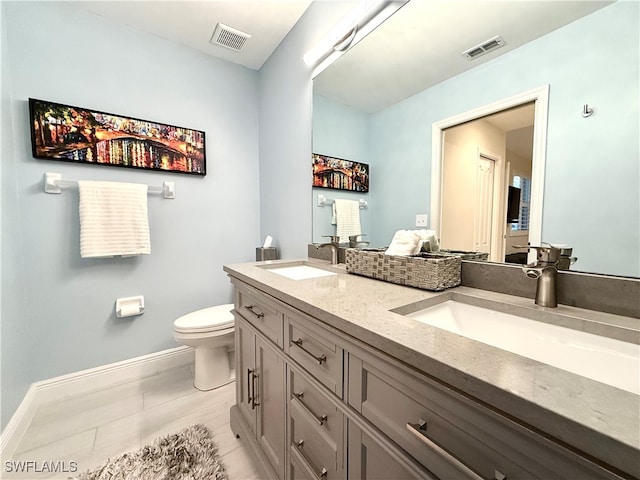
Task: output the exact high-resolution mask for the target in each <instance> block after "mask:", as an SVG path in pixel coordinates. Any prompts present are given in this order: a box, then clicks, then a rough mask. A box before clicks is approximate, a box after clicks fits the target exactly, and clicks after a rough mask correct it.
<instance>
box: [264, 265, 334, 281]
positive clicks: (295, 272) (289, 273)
mask: <svg viewBox="0 0 640 480" xmlns="http://www.w3.org/2000/svg"><path fill="white" fill-rule="evenodd" d="M269 271H270V272H273V273H277V274H278V275H282V276H283V277H287V278H291V279H292V280H306V279H309V278H318V277H329V276H331V275H337V274H336V273H335V272H330V271H328V270H323V269H322V268H316V267H312V266H310V265H293V266H282V267H277V266H274V267H270V268H269Z"/></svg>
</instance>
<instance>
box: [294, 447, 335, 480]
mask: <svg viewBox="0 0 640 480" xmlns="http://www.w3.org/2000/svg"><path fill="white" fill-rule="evenodd" d="M295 446H296V450H298V453H299V454H300V457H302V461H303V462H304V463H305V466H306V467H307V469H309V471H310V472H313V471H314V470H313V467H312V466H311V463H310V462H309V460H307V457H305V456H304V453H303V452H302V447H303V446H304V440H303V439H302V438H301V439H300V440H298V441H297V442H296V444H295ZM314 476H315V477H316V478H327V469H326V468H324V467H322V470H320V473H319V474H314Z"/></svg>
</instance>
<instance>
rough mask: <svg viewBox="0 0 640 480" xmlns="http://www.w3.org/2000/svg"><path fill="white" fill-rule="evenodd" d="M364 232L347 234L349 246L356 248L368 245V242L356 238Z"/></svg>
mask: <svg viewBox="0 0 640 480" xmlns="http://www.w3.org/2000/svg"><path fill="white" fill-rule="evenodd" d="M363 236H364V234H361V235H349V248H358V247H366V246H368V245H369V242H364V241H362V240H358V237H363Z"/></svg>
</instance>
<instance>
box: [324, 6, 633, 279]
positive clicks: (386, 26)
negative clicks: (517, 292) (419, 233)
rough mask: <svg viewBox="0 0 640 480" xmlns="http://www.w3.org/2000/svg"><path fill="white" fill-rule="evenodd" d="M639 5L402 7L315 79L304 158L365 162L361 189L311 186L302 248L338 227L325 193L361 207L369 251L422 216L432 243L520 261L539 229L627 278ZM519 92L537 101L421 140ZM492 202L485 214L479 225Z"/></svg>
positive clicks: (589, 265)
mask: <svg viewBox="0 0 640 480" xmlns="http://www.w3.org/2000/svg"><path fill="white" fill-rule="evenodd" d="M639 10H640V4H638V2H630V1H624V0H619V1H617V2H611V1H602V2H600V1H583V2H580V1H578V2H575V1H571V2H568V1H567V2H565V1H556V2H539V1H523V2H509V1H487V2H484V1H457V0H454V1H447V2H439V1H436V2H426V1H421V0H410V1H409V2H408V3H407V4H405V5H404V6H403V7H402V8H401V9H400V10H399V11H398V12H396V13H395V14H394V15H393V16H392V17H391V18H389V19H388V20H387V21H386V22H384V23H383V24H382V25H381V26H379V27H378V28H377V29H376V30H375V31H374V32H373V33H371V34H370V35H369V36H367V37H366V38H365V39H363V40H362V41H361V42H359V43H358V44H357V45H355V46H354V47H352V48H351V49H350V50H349V51H348V52H347V53H346V54H345V55H343V56H342V57H341V58H339V59H338V60H337V61H336V62H335V63H334V64H333V65H331V66H329V67H328V68H327V69H325V70H324V71H323V72H321V73H320V74H319V75H318V76H317V77H315V78H314V97H313V151H314V153H316V154H320V155H325V156H328V157H334V158H339V159H345V160H349V161H355V162H360V163H366V164H368V165H369V191H368V192H366V193H361V192H351V191H347V190H340V189H327V188H313V189H312V194H313V200H312V204H313V232H312V237H313V241H314V242H322V241H326V239H325V238H323V235H330V234H333V233H335V228H336V227H335V225H332V209H331V208H328V207H327V206H326V205H327V203H325V205H324V206H321V205H319V204H318V195H323V196H324V197H325V198H327V199H329V200H333V199H351V200H364V201H365V202H366V208H364V209H362V210H361V211H360V222H361V230H362V233H363V234H365V236H364V237H363V240H366V241H367V242H369V246H371V247H383V246H386V245H389V243H390V241H391V239H392V237H393V234H394V232H395V231H397V230H400V229H415V228H419V227H416V221H417V216H418V215H419V216H421V218H424V217H423V216H424V215H426V216H427V228H433V229H435V230H436V232H437V234H438V236H439V237H440V238H441V241H442V246H443V247H445V248H451V249H464V250H483V249H485V250H486V251H491V257H490V260H492V261H501V262H502V261H507V262H511V261H514V262H519V261H521V260H522V258H521V257H520V258H518V255H517V254H518V253H519V252H520V251H519V250H518V249H516V248H514V245H515V244H519V243H523V242H524V243H526V242H527V241H530V240H532V238H531V237H530V236H529V235H530V234H531V233H532V232H533V233H535V232H537V233H536V234H535V235H534V239H533V241H536V242H537V241H538V240H542V241H545V242H551V243H556V244H566V245H569V246H571V247H572V248H573V255H574V256H576V257H577V258H578V261H577V262H576V263H575V265H573V266H572V267H571V268H572V270H576V271H587V272H593V273H600V274H611V275H621V276H631V277H640V194H639V192H640V160H639V159H640V138H639V137H640V120H639V119H640V112H639V105H640V95H639V74H638V72H639V63H640V60H639V59H640V51H639V50H640V48H639V44H640V41H639V40H640V39H639V33H638V32H639V16H640V11H639ZM496 37H499V38H496ZM495 44H497V45H495ZM479 46H483V47H484V48H475V49H474V48H473V47H479ZM494 46H495V47H496V48H492V47H494ZM469 49H471V50H475V51H472V53H471V55H470V56H471V57H473V59H469V58H468V57H469V56H464V55H462V54H461V53H462V52H464V51H467V50H469ZM476 54H477V55H476ZM532 91H546V97H545V102H544V103H546V104H545V105H541V102H538V101H531V100H530V99H529V100H526V99H525V100H523V102H522V104H521V105H511V106H509V107H508V108H505V109H504V111H503V110H496V111H494V112H492V113H491V114H487V115H483V116H482V117H479V118H475V119H473V120H465V121H463V122H462V124H461V125H455V126H452V128H450V129H449V128H446V129H444V130H443V131H442V132H441V135H442V137H441V138H440V137H438V138H436V139H434V138H433V132H434V125H441V124H442V122H443V121H445V123H446V120H447V119H452V118H466V117H465V114H466V113H467V112H474V111H483V109H486V107H487V106H491V105H500V103H501V102H503V101H504V100H505V99H509V98H518V96H520V95H523V92H524V93H525V95H524V97H523V98H525V97H526V92H532ZM540 107H544V116H543V119H544V122H543V123H542V124H540V122H538V123H536V122H535V118H536V116H538V115H539V114H540ZM489 110H490V109H489ZM489 110H487V111H489ZM538 120H539V119H538ZM535 139H538V142H542V143H540V144H539V145H538V146H537V147H536V145H535V141H536V140H535ZM532 142H533V144H532ZM436 144H441V145H442V149H441V151H442V153H441V155H442V157H441V158H437V162H434V161H433V156H434V155H439V154H438V153H434V145H436ZM436 146H437V145H436ZM536 148H538V149H541V150H542V152H540V151H538V152H537V154H536ZM437 151H440V150H437ZM536 155H537V157H536ZM540 158H542V162H540V161H539V159H540ZM438 162H440V164H441V166H442V168H440V169H436V170H435V172H436V173H435V174H434V173H433V172H434V169H433V166H434V165H435V164H436V163H438ZM465 162H466V163H468V164H469V166H468V167H465V166H464V165H463V164H464V163H465ZM467 168H468V169H470V170H468V169H467ZM434 185H435V186H436V187H435V188H436V189H437V188H439V189H440V192H437V190H435V189H434ZM483 189H484V190H483ZM434 192H435V194H436V195H437V197H436V198H437V200H439V201H440V203H441V205H439V206H437V209H436V214H435V215H433V212H434V211H433V207H434V205H435V204H436V203H437V202H436V201H434V200H433V199H432V196H433V195H434ZM465 196H468V197H469V198H470V200H469V201H468V203H467V204H466V206H464V205H463V206H460V205H457V204H456V202H457V201H459V200H461V199H462V198H463V197H465ZM515 196H517V198H518V201H517V202H515V201H513V199H514V197H515ZM510 197H511V198H510ZM492 198H493V199H494V207H493V208H494V210H493V213H492V214H490V215H487V214H486V213H485V214H484V215H481V216H480V217H477V211H478V209H479V208H480V207H479V205H483V204H487V203H491V201H489V200H491V199H492ZM463 203H464V202H463ZM469 205H471V209H470V208H469ZM510 205H511V208H510ZM465 209H466V210H465ZM470 210H475V211H476V217H474V212H473V211H470ZM478 218H483V219H484V220H483V221H484V224H481V225H480V228H479V227H478V225H479V224H478ZM491 228H493V233H491V232H492V230H491ZM487 229H489V230H487ZM487 231H488V232H489V233H487ZM483 232H484V236H483ZM487 241H489V242H491V241H492V242H493V245H488V244H487Z"/></svg>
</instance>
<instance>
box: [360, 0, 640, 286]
mask: <svg viewBox="0 0 640 480" xmlns="http://www.w3.org/2000/svg"><path fill="white" fill-rule="evenodd" d="M639 6H640V4H639V3H638V2H622V1H621V2H616V3H614V4H612V5H611V6H608V7H605V8H603V9H601V10H598V11H596V12H595V13H593V14H591V15H589V16H588V17H585V18H583V19H581V20H578V21H576V22H573V23H571V24H569V25H567V26H566V27H563V28H561V29H559V30H556V31H554V32H552V33H550V34H548V35H545V36H544V37H541V38H540V39H538V40H535V41H533V42H531V43H529V44H526V45H524V46H522V47H520V48H518V49H516V50H513V51H512V52H509V53H507V54H505V55H503V56H500V57H498V58H496V59H495V60H493V61H491V62H488V63H485V64H483V65H480V66H478V67H476V68H474V69H473V70H470V71H468V72H466V73H464V74H461V75H458V76H456V77H454V78H452V79H450V80H447V81H445V82H442V83H440V84H438V85H436V86H434V87H432V88H429V89H427V90H425V91H423V92H421V93H419V94H417V95H415V96H413V97H411V98H409V99H407V100H405V101H403V102H401V103H398V104H396V105H394V106H392V107H390V108H388V109H386V110H384V111H382V112H380V113H378V114H375V115H372V117H371V125H370V128H371V132H370V136H371V139H372V149H371V161H372V163H374V164H375V165H376V172H377V174H376V176H375V177H372V182H371V192H372V196H374V197H375V200H376V205H377V208H376V212H375V215H374V218H375V221H374V222H372V227H373V229H374V231H373V237H374V238H379V237H381V236H384V235H387V236H389V235H390V233H389V232H394V231H395V230H398V229H400V228H407V227H410V226H411V225H412V224H413V222H414V214H415V213H420V212H428V211H429V208H430V201H429V192H430V182H431V178H430V168H431V158H430V157H431V126H432V124H433V123H434V122H437V121H439V120H442V119H445V118H448V117H451V116H453V115H456V114H459V113H462V112H465V111H468V110H471V109H474V108H476V107H479V106H482V105H486V104H488V103H491V102H494V101H497V100H500V99H503V98H506V97H509V96H511V95H515V94H518V93H521V92H524V91H527V90H529V89H532V88H536V87H539V86H542V85H544V84H547V83H548V84H550V102H549V123H548V141H547V165H546V175H545V192H544V209H543V211H544V215H543V225H542V234H543V239H544V240H546V241H553V242H561V243H567V244H570V245H572V246H573V247H574V254H576V255H577V256H578V257H579V263H578V264H576V269H579V270H585V271H592V272H600V273H614V274H618V275H631V276H636V277H637V276H640V201H639V198H638V191H640V172H639V168H640V167H639V162H638V159H639V158H640V152H639V149H640V142H639V138H638V136H639V132H640V124H639V122H640V115H639V112H638V108H639V105H640V99H639V93H638V92H639V77H640V76H639V70H638V63H639V59H640V52H639V45H640V41H639V33H638V32H639V25H638V22H639V12H638V10H639ZM586 103H588V104H589V105H590V106H591V107H593V109H594V110H595V114H594V115H593V116H592V117H590V118H588V119H584V118H582V116H581V111H582V107H583V105H584V104H586ZM378 179H384V181H383V182H378V181H377V180H378ZM399 205H401V207H399ZM610 246H615V248H611V247H610Z"/></svg>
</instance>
